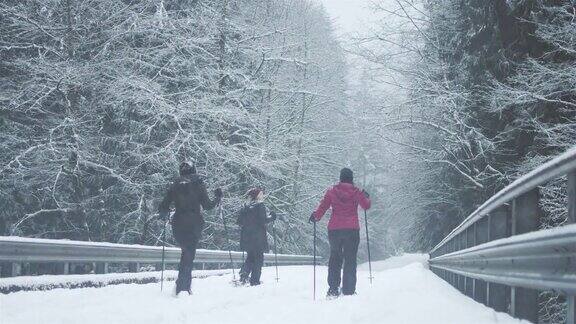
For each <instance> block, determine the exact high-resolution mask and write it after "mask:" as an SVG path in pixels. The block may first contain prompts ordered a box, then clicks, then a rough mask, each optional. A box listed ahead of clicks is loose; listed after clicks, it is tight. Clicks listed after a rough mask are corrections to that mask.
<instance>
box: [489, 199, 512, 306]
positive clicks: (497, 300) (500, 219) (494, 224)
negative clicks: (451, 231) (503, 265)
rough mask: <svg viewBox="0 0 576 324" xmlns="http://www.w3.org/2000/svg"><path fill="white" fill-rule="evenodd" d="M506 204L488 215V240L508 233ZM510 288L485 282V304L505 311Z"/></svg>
mask: <svg viewBox="0 0 576 324" xmlns="http://www.w3.org/2000/svg"><path fill="white" fill-rule="evenodd" d="M508 210H509V208H508V206H506V205H504V206H502V207H500V208H498V209H496V210H495V211H493V212H492V213H491V214H490V215H489V216H488V242H490V241H493V240H497V239H501V238H505V237H507V236H508V235H509V230H508V228H509V222H508ZM509 296H510V289H509V288H508V287H507V286H505V285H501V284H496V283H490V282H487V283H486V304H487V305H488V307H491V308H494V309H495V310H496V311H498V312H507V311H508V305H509Z"/></svg>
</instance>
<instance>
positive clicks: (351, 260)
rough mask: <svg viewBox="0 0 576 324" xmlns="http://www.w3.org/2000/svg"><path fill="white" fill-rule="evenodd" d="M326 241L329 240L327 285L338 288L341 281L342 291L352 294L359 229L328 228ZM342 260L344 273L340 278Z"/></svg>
mask: <svg viewBox="0 0 576 324" xmlns="http://www.w3.org/2000/svg"><path fill="white" fill-rule="evenodd" d="M328 241H329V242H330V260H329V261H328V285H329V286H330V289H334V290H338V289H339V288H340V281H342V293H343V294H344V295H352V294H354V293H355V292H356V256H357V254H358V244H360V230H357V229H338V230H330V231H328ZM342 262H344V275H343V278H342V280H341V272H342Z"/></svg>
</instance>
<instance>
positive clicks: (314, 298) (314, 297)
mask: <svg viewBox="0 0 576 324" xmlns="http://www.w3.org/2000/svg"><path fill="white" fill-rule="evenodd" d="M313 294H314V296H313V300H316V222H314V292H313Z"/></svg>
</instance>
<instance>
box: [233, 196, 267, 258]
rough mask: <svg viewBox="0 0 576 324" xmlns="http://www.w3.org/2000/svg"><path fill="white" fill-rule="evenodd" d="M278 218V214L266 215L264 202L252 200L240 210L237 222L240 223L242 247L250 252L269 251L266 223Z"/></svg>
mask: <svg viewBox="0 0 576 324" xmlns="http://www.w3.org/2000/svg"><path fill="white" fill-rule="evenodd" d="M275 219H276V215H275V214H272V215H271V217H267V216H266V207H265V206H264V203H262V202H251V203H249V204H247V205H245V206H244V207H243V208H242V209H241V210H240V211H239V212H238V218H237V221H236V223H237V224H238V225H240V228H241V231H240V249H242V250H243V251H250V252H267V251H268V250H269V249H270V247H269V246H268V239H267V237H266V224H267V223H269V222H272V221H274V220H275Z"/></svg>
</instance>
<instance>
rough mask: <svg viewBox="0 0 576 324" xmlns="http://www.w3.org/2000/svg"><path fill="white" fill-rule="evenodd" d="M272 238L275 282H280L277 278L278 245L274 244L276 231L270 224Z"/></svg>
mask: <svg viewBox="0 0 576 324" xmlns="http://www.w3.org/2000/svg"><path fill="white" fill-rule="evenodd" d="M272 236H274V263H275V264H276V282H278V280H280V278H279V277H278V243H276V229H275V227H274V224H272Z"/></svg>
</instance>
